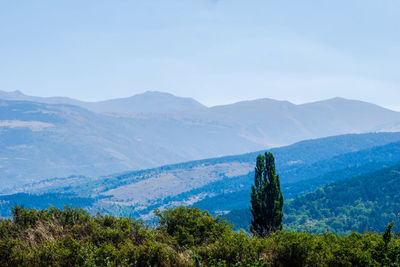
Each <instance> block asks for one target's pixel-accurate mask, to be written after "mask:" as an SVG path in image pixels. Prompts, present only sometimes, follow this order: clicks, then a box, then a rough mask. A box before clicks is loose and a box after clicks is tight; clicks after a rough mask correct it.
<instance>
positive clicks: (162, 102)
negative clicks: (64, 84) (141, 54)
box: [0, 91, 205, 114]
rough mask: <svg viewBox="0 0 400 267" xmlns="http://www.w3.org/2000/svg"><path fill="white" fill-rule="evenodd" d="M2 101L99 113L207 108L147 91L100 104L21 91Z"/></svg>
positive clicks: (1, 95) (0, 96)
mask: <svg viewBox="0 0 400 267" xmlns="http://www.w3.org/2000/svg"><path fill="white" fill-rule="evenodd" d="M0 99H4V100H20V101H32V102H39V103H45V104H63V105H74V106H79V107H82V108H85V109H88V110H91V111H94V112H99V113H128V114H129V113H141V112H150V113H170V112H180V111H184V110H191V109H203V108H205V106H203V105H202V104H200V103H199V102H197V101H196V100H194V99H192V98H183V97H176V96H174V95H171V94H168V93H161V92H156V91H147V92H145V93H143V94H138V95H135V96H132V97H128V98H120V99H112V100H106V101H98V102H84V101H80V100H76V99H72V98H68V97H36V96H28V95H25V94H23V93H22V92H21V91H14V92H5V91H0Z"/></svg>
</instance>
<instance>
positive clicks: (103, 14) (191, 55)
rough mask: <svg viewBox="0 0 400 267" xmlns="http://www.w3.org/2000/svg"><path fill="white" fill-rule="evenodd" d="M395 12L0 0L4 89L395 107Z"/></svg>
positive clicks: (351, 3) (304, 5)
mask: <svg viewBox="0 0 400 267" xmlns="http://www.w3.org/2000/svg"><path fill="white" fill-rule="evenodd" d="M399 14H400V1H399V0H391V1H389V0H374V1H369V0H359V1H356V0H339V1H338V0H332V1H321V0H315V1H307V0H304V1H299V0H293V1H285V0H282V1H276V0H273V1H272V0H271V1H268V0H263V1H252V0H248V1H244V0H241V1H236V0H220V1H216V0H214V1H212V0H179V1H178V0H176V1H175V0H159V1H153V0H142V1H122V0H121V1H118V0H113V1H109V0H108V1H100V0H93V1H89V0H85V1H82V0H79V1H78V0H77V1H73V0H68V1H54V0H49V1H40V0H37V1H32V0H26V1H12V0H0V90H6V91H12V90H21V91H23V92H24V93H26V94H31V95H38V96H56V95H65V96H70V97H74V98H78V99H82V100H101V99H108V98H116V97H126V96H131V95H133V94H137V93H141V92H143V91H146V90H158V91H166V92H170V93H173V94H176V95H179V96H190V97H194V98H196V99H197V100H199V101H200V102H202V103H204V104H206V105H215V104H224V103H231V102H235V101H239V100H243V99H254V98H261V97H269V98H276V99H285V100H290V101H292V102H295V103H302V102H308V101H313V100H319V99H325V98H330V97H335V96H341V97H346V98H354V99H361V100H366V101H370V102H374V103H377V104H380V105H384V106H386V107H391V108H395V109H397V110H400V16H399Z"/></svg>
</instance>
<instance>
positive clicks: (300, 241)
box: [0, 207, 400, 267]
mask: <svg viewBox="0 0 400 267" xmlns="http://www.w3.org/2000/svg"><path fill="white" fill-rule="evenodd" d="M14 210H15V212H14V217H13V218H12V219H3V220H0V266H235V267H239V266H353V265H354V266H399V265H400V239H399V236H398V235H395V234H393V233H392V232H391V231H392V228H391V227H390V226H391V225H389V227H387V230H386V232H385V233H383V234H378V233H371V232H366V233H364V234H359V233H352V234H350V235H348V236H339V235H334V234H332V233H328V232H327V233H324V234H312V233H305V232H300V233H298V232H285V231H280V232H277V233H275V234H273V235H271V236H270V237H269V238H254V237H250V236H249V235H248V234H247V233H246V232H244V231H242V232H234V231H232V230H231V228H230V226H229V225H228V224H227V223H226V222H225V221H223V220H221V219H220V218H214V217H212V216H210V214H209V213H208V212H203V211H201V210H199V209H193V208H183V207H180V208H176V209H169V210H166V211H163V212H160V211H158V212H156V214H157V216H159V219H160V220H159V224H158V225H157V226H156V227H153V228H151V227H147V226H145V225H144V224H143V222H141V221H137V220H133V219H130V218H122V217H113V216H107V215H101V214H98V215H96V216H92V215H89V214H88V213H87V212H85V211H83V210H80V209H72V208H71V207H66V208H65V209H64V210H58V209H55V208H50V209H47V210H41V211H37V210H31V209H29V210H27V209H24V208H22V207H16V208H15V209H14Z"/></svg>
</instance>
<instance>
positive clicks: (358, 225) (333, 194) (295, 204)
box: [225, 165, 400, 234]
mask: <svg viewBox="0 0 400 267" xmlns="http://www.w3.org/2000/svg"><path fill="white" fill-rule="evenodd" d="M399 212H400V165H395V166H392V167H388V168H384V169H382V170H379V171H376V172H372V173H368V174H364V175H361V176H358V177H354V178H350V179H345V180H342V181H338V182H336V183H333V184H330V185H327V186H325V187H323V188H320V189H317V190H316V191H314V192H312V193H309V194H306V195H303V196H299V197H297V198H295V199H293V200H291V201H288V202H287V204H286V205H285V208H284V224H285V227H286V228H288V229H292V230H298V231H311V232H325V231H331V232H334V233H339V234H348V233H350V232H351V231H353V230H354V231H357V232H360V233H362V232H364V231H365V230H367V229H369V230H371V231H378V232H381V231H383V230H384V226H385V224H387V223H388V222H390V221H393V220H396V219H397V216H398V214H399ZM225 217H226V218H227V219H228V220H229V221H231V222H232V223H233V224H234V225H235V226H236V227H235V228H243V229H248V226H249V224H250V220H251V214H250V211H249V210H248V209H242V210H235V211H232V212H231V213H230V214H228V215H226V216H225ZM395 230H397V231H398V230H399V227H398V226H396V228H395Z"/></svg>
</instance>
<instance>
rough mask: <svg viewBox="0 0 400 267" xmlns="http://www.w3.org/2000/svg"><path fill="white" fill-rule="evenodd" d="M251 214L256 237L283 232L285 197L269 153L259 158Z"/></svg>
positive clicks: (252, 190)
mask: <svg viewBox="0 0 400 267" xmlns="http://www.w3.org/2000/svg"><path fill="white" fill-rule="evenodd" d="M251 213H252V215H253V219H252V221H251V227H250V230H251V232H252V233H253V234H254V235H257V236H260V237H265V236H268V235H270V234H271V233H273V232H275V231H278V230H282V218H283V195H282V191H281V185H280V181H279V175H277V174H276V170H275V158H274V156H273V155H272V153H269V152H266V153H265V156H263V155H258V157H257V162H256V168H255V175H254V185H253V186H252V187H251Z"/></svg>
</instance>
